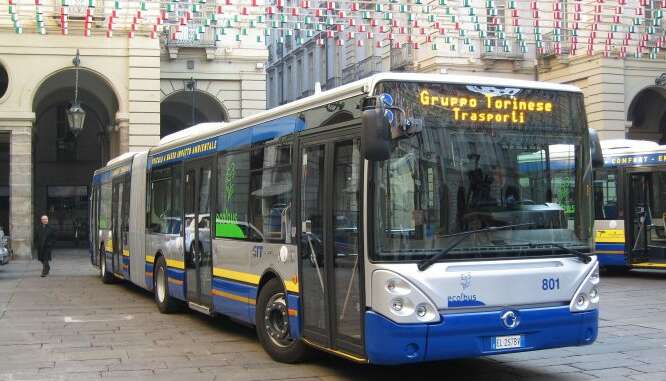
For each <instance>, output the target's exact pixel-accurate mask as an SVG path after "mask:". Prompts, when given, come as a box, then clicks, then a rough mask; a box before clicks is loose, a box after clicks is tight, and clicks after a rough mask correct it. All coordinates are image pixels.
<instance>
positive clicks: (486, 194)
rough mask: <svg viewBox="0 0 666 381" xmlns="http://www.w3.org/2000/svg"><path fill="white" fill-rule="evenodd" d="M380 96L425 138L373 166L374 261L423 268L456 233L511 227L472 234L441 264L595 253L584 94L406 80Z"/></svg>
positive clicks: (398, 142) (413, 138)
mask: <svg viewBox="0 0 666 381" xmlns="http://www.w3.org/2000/svg"><path fill="white" fill-rule="evenodd" d="M377 90H378V92H377V94H382V99H384V100H385V102H388V106H389V107H390V110H391V111H390V112H391V113H393V114H395V115H391V117H390V118H389V119H392V120H396V121H397V120H401V119H402V120H403V122H404V120H408V121H409V122H410V123H411V125H412V126H416V127H417V128H416V129H417V130H418V132H415V133H412V134H410V133H398V136H397V137H396V138H395V139H394V140H393V141H392V148H391V156H390V158H389V160H386V161H382V162H377V163H375V164H374V168H373V173H374V175H373V176H374V193H373V194H374V197H373V200H374V201H373V202H374V208H372V209H373V210H374V213H375V216H374V217H375V218H373V221H374V223H375V226H374V234H373V239H374V250H373V252H374V253H373V259H374V260H379V261H398V260H410V261H411V260H419V259H424V258H427V257H429V256H432V255H436V254H437V253H438V252H441V251H442V250H444V249H446V248H447V247H448V246H449V245H450V244H451V243H453V242H454V241H455V240H456V234H458V233H462V232H467V231H471V230H477V229H484V228H487V227H493V226H506V225H518V226H519V227H517V228H514V229H504V230H497V231H489V232H483V233H480V234H474V235H472V236H470V237H469V238H468V239H466V240H465V241H464V242H462V243H460V244H459V245H457V246H456V247H455V249H453V250H451V251H450V252H449V253H448V255H447V256H446V258H445V259H447V258H448V259H452V260H458V259H472V258H497V257H516V256H538V255H552V254H555V253H558V254H561V253H562V251H561V250H559V249H557V247H556V246H555V245H560V246H566V247H571V248H575V249H577V250H582V251H589V246H590V236H591V225H592V215H591V206H592V203H591V197H590V196H591V195H590V194H588V193H586V192H590V187H589V181H590V179H589V178H588V177H584V175H586V176H589V149H588V148H587V147H588V144H589V143H588V139H589V138H588V135H587V128H586V125H585V119H584V118H585V117H584V110H583V105H582V96H581V95H580V94H576V93H565V92H555V91H551V90H541V89H519V88H496V87H490V86H468V85H454V84H424V83H404V82H384V83H380V84H379V85H378V89H377ZM398 114H401V115H400V117H398ZM396 123H397V122H396ZM396 129H397V130H398V131H400V128H399V126H394V128H393V130H394V131H393V132H395V130H396ZM586 168H588V171H587V172H585V169H586ZM586 173H587V174H586ZM585 184H588V186H585Z"/></svg>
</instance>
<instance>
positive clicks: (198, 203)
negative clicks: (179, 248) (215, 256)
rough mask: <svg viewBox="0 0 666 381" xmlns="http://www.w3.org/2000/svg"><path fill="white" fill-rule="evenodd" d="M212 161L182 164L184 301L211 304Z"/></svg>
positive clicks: (205, 305)
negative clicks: (183, 187) (185, 291)
mask: <svg viewBox="0 0 666 381" xmlns="http://www.w3.org/2000/svg"><path fill="white" fill-rule="evenodd" d="M212 177H213V161H212V160H210V159H202V160H197V161H194V162H190V163H187V164H186V165H185V178H184V180H185V189H184V190H185V199H184V201H185V211H184V212H185V268H186V271H187V286H186V288H187V300H188V301H190V302H194V303H197V304H200V305H202V306H204V307H210V306H211V302H212V299H211V286H212V284H211V282H212V271H213V269H212V246H211V223H212V221H211V196H212V194H213V193H212V188H211V187H212V186H213V179H212Z"/></svg>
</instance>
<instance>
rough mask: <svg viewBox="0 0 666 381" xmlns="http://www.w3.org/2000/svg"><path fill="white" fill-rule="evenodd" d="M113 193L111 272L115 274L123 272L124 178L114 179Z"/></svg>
mask: <svg viewBox="0 0 666 381" xmlns="http://www.w3.org/2000/svg"><path fill="white" fill-rule="evenodd" d="M112 189H113V193H112V196H111V200H112V201H111V202H112V209H111V215H112V217H111V223H112V230H111V237H112V244H113V254H112V260H111V272H113V273H115V274H122V270H121V267H120V257H121V255H122V252H123V242H122V241H123V239H122V237H123V232H122V230H123V226H122V225H123V221H122V202H123V197H124V195H123V193H125V192H124V183H123V180H122V179H120V180H113V188H112Z"/></svg>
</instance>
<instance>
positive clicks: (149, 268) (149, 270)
mask: <svg viewBox="0 0 666 381" xmlns="http://www.w3.org/2000/svg"><path fill="white" fill-rule="evenodd" d="M145 280H146V288H147V289H149V290H152V289H153V264H152V263H148V262H146V272H145Z"/></svg>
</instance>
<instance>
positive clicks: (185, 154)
mask: <svg viewBox="0 0 666 381" xmlns="http://www.w3.org/2000/svg"><path fill="white" fill-rule="evenodd" d="M304 129H305V122H304V121H303V120H302V119H300V118H296V117H290V116H288V117H283V118H279V119H276V120H271V121H268V122H264V123H261V124H258V125H256V126H252V127H248V128H244V129H242V130H237V131H233V132H230V133H227V134H224V135H218V136H215V137H211V138H207V139H203V140H200V141H197V142H193V143H188V144H185V145H182V146H178V147H175V148H173V149H170V150H167V151H164V152H159V153H157V154H155V155H151V156H149V157H148V163H147V167H148V168H153V167H158V166H163V165H168V164H173V163H179V162H182V161H184V160H189V159H193V158H195V157H200V156H205V155H208V154H210V153H211V152H221V151H225V150H229V149H237V148H242V147H243V146H249V145H250V144H257V143H261V142H265V141H267V140H272V139H277V138H280V137H282V136H287V135H290V134H293V133H295V132H300V131H303V130H304ZM208 142H215V144H216V145H215V147H214V151H213V150H196V149H192V148H193V147H194V148H196V147H198V146H199V145H201V144H202V143H208ZM188 150H189V151H188Z"/></svg>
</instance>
